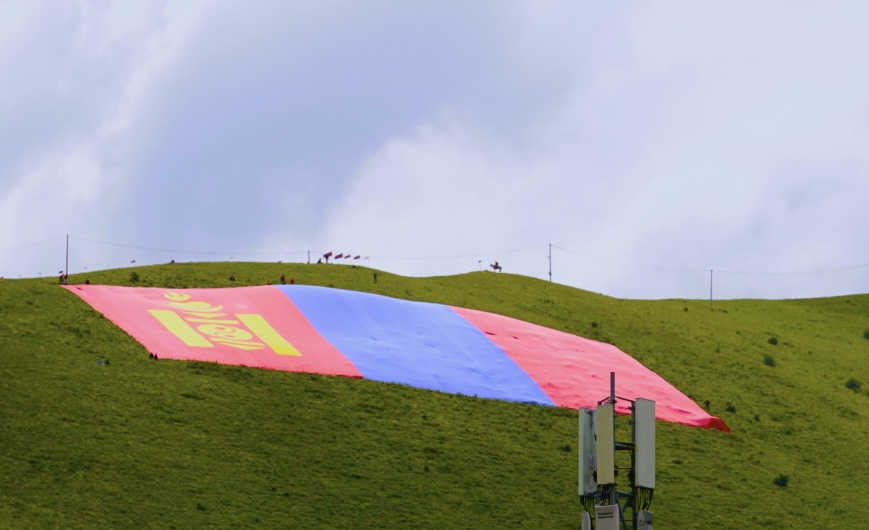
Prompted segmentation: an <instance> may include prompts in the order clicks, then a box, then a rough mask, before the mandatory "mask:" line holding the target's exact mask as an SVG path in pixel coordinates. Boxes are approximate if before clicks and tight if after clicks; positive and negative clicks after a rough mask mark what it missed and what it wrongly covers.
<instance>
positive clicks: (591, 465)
mask: <svg viewBox="0 0 869 530" xmlns="http://www.w3.org/2000/svg"><path fill="white" fill-rule="evenodd" d="M595 453H596V450H595V443H594V411H593V410H591V409H579V494H580V495H594V493H595V492H596V491H597V483H596V482H595V481H594V470H595V468H596V467H597V466H596V465H595V462H596V461H597V456H596V454H595Z"/></svg>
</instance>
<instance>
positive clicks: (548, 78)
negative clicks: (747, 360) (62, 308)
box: [0, 0, 869, 299]
mask: <svg viewBox="0 0 869 530" xmlns="http://www.w3.org/2000/svg"><path fill="white" fill-rule="evenodd" d="M867 20H869V4H867V3H865V2H858V1H855V2H836V1H834V2H824V3H822V2H802V1H793V0H791V1H781V2H776V1H767V2H748V1H745V2H740V1H736V2H715V3H712V2H694V1H687V0H686V1H667V2H639V1H638V2H598V1H584V2H583V1H573V0H564V1H540V0H534V1H527V2H511V1H507V0H491V1H484V0H479V1H470V2H469V1H467V0H462V1H445V0H439V1H437V2H431V1H424V2H423V1H420V2H414V1H405V0H401V1H399V0H394V1H382V2H381V1H363V2H356V1H353V2H351V1H342V2H332V1H328V0H310V1H309V0H294V1H246V2H235V1H228V0H227V1H196V0H183V1H177V2H161V1H157V0H146V1H142V2H136V1H133V0H122V1H118V2H110V1H108V0H106V1H93V2H72V1H54V0H50V1H44V2H40V1H35V0H0V75H2V78H3V82H2V83H0V184H2V187H0V190H2V191H0V276H5V277H6V278H17V277H34V276H39V275H44V276H56V275H57V272H58V271H59V270H61V269H63V268H64V259H65V244H66V235H67V234H68V235H69V241H70V253H69V270H70V272H72V273H76V272H82V271H88V270H97V269H105V268H110V267H120V266H129V265H130V261H131V260H134V259H135V260H136V263H137V264H140V265H141V264H152V263H165V262H168V261H169V260H170V259H174V260H176V261H203V260H207V261H216V260H220V261H225V260H237V261H279V260H282V261H284V262H288V261H302V262H305V261H307V259H308V252H309V251H310V255H311V260H312V261H316V259H317V258H318V257H319V256H321V255H322V254H323V253H324V252H327V251H332V252H334V253H335V254H338V253H351V254H352V255H354V256H355V255H361V256H368V257H370V259H369V260H362V259H360V260H358V261H354V260H349V261H348V260H339V261H338V263H340V264H344V265H347V264H352V263H356V264H361V265H366V266H370V267H374V268H378V269H382V270H387V271H390V272H395V273H399V274H403V275H409V276H431V275H445V274H456V273H464V272H470V271H478V270H480V269H481V268H483V269H485V268H487V266H488V265H489V264H490V263H493V262H495V261H498V262H499V263H500V264H501V265H502V267H503V271H504V272H509V273H516V274H522V275H527V276H533V277H536V278H542V279H546V280H548V279H549V271H550V255H551V272H552V280H553V281H555V282H558V283H563V284H567V285H572V286H575V287H579V288H582V289H587V290H591V291H595V292H600V293H604V294H608V295H611V296H617V297H623V298H699V299H703V298H708V297H709V295H710V279H711V280H712V282H711V287H712V288H713V296H714V297H715V298H746V297H751V298H792V297H812V296H829V295H839V294H855V293H867V292H869V245H867V241H869V238H867V237H866V229H867V227H869V51H867V50H869V31H866V21H867ZM550 245H551V246H550ZM710 271H714V272H712V273H710Z"/></svg>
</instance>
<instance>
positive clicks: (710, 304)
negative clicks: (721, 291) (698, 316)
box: [709, 269, 712, 311]
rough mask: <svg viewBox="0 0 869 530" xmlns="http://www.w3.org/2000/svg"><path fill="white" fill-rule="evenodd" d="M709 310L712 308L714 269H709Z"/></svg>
mask: <svg viewBox="0 0 869 530" xmlns="http://www.w3.org/2000/svg"><path fill="white" fill-rule="evenodd" d="M709 310H710V311H711V310H712V269H709Z"/></svg>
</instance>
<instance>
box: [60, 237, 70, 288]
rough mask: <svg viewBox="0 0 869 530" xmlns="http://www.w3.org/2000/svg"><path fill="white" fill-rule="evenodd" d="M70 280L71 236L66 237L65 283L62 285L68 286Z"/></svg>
mask: <svg viewBox="0 0 869 530" xmlns="http://www.w3.org/2000/svg"><path fill="white" fill-rule="evenodd" d="M68 278H69V234H67V235H66V262H64V265H63V281H62V282H61V283H63V284H66V282H67V281H69V280H68Z"/></svg>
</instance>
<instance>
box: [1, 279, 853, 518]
mask: <svg viewBox="0 0 869 530" xmlns="http://www.w3.org/2000/svg"><path fill="white" fill-rule="evenodd" d="M375 272H377V271H372V270H370V269H365V268H359V267H350V266H341V265H320V266H317V265H301V264H244V263H209V264H171V265H163V266H154V267H143V268H135V269H123V270H113V271H103V272H95V273H91V274H89V279H90V281H91V282H93V283H106V284H115V285H140V286H149V285H150V286H161V287H176V288H180V287H226V286H233V285H252V284H263V283H266V282H269V281H272V282H275V281H277V279H278V277H279V276H280V275H281V274H284V275H286V277H287V278H290V277H292V278H294V279H295V281H296V282H299V283H309V284H316V285H325V286H332V287H339V288H345V289H355V290H361V291H369V292H375V293H379V294H385V295H389V296H394V297H399V298H406V299H414V300H426V301H434V302H441V303H447V304H452V305H456V306H462V307H470V308H474V309H481V310H485V311H491V312H495V313H501V314H505V315H508V316H512V317H516V318H520V319H523V320H527V321H530V322H535V323H538V324H541V325H545V326H548V327H552V328H556V329H561V330H564V331H568V332H570V333H575V334H578V335H582V336H586V337H589V338H594V339H598V340H602V341H606V342H611V343H613V344H615V345H616V346H618V347H619V348H620V349H622V350H623V351H626V352H628V353H629V354H631V355H633V356H635V357H636V358H637V359H639V360H640V361H641V362H643V363H644V364H645V365H646V366H648V367H649V368H651V369H652V370H654V371H656V372H657V373H659V374H660V375H662V376H663V377H664V378H666V379H667V380H668V381H670V382H671V383H673V384H674V385H675V386H676V387H678V388H679V389H680V390H682V391H683V392H685V393H686V394H688V395H689V396H691V397H692V398H694V399H695V400H696V401H697V402H698V403H703V402H705V401H706V400H709V401H710V408H711V411H712V413H713V414H715V415H718V416H721V417H722V418H723V419H724V420H725V421H726V422H727V424H728V425H729V426H730V427H731V429H732V430H733V432H732V433H730V434H726V433H722V432H719V431H705V430H701V429H696V428H690V427H685V426H680V425H674V424H668V423H664V422H658V426H657V427H658V440H657V443H658V451H657V476H658V483H657V486H658V488H657V489H656V493H655V499H654V502H653V504H652V510H653V511H654V512H655V519H656V521H655V522H656V524H657V525H660V526H661V527H669V528H710V527H716V528H734V529H736V528H761V527H770V526H772V527H786V528H829V527H834V526H845V527H853V526H854V525H858V526H859V524H860V523H859V522H860V521H864V520H866V519H867V517H869V506H867V505H866V503H865V502H864V499H865V498H866V496H867V494H869V485H867V484H869V481H867V479H869V471H867V466H866V464H865V462H867V461H869V442H867V440H869V437H867V435H869V432H867V431H869V418H867V412H866V405H867V404H869V394H867V392H866V387H869V364H867V362H866V360H867V355H869V340H867V338H866V334H867V330H869V319H867V316H869V296H866V295H860V296H848V297H839V298H829V299H814V300H788V301H760V300H737V301H725V302H715V303H713V304H710V302H709V301H708V300H707V301H685V300H665V301H629V300H617V299H613V298H608V297H604V296H601V295H596V294H593V293H588V292H584V291H580V290H577V289H572V288H568V287H565V286H561V285H557V284H551V283H547V282H542V281H539V280H534V279H530V278H524V277H518V276H511V275H506V274H495V273H487V272H483V273H472V274H467V275H461V276H453V277H443V278H403V277H398V276H394V275H390V274H386V273H383V272H377V281H376V283H375V281H374V273H375ZM230 276H234V277H235V281H230V279H229V278H230ZM70 281H71V282H73V283H74V282H83V281H84V276H77V277H71V278H70ZM0 312H2V315H3V319H2V321H0V418H2V419H3V421H2V422H0V446H2V448H3V449H2V452H0V473H2V474H3V476H4V477H5V478H6V480H4V481H2V482H0V526H3V527H4V528H5V527H9V528H32V527H64V528H84V527H89V528H92V527H104V528H117V527H144V528H147V527H154V528H167V527H177V528H193V527H210V528H213V527H250V526H261V527H288V526H297V527H308V528H310V527H339V528H350V527H353V528H371V527H389V528H395V527H408V526H411V527H441V528H443V527H446V528H472V527H482V526H486V527H493V528H494V527H497V528H511V527H513V528H526V527H530V526H536V527H540V528H576V527H578V521H579V513H580V511H581V509H582V508H581V506H580V504H579V502H578V498H577V495H576V429H577V422H576V413H575V411H570V410H562V409H557V408H549V407H540V406H533V405H522V404H515V403H506V402H499V401H492V400H482V399H474V398H470V397H462V396H451V395H446V394H440V393H437V392H429V391H424V390H419V389H414V388H409V387H402V386H398V385H387V384H381V383H375V382H371V381H358V380H349V379H342V378H333V377H322V376H312V375H306V374H292V373H281V372H270V371H265V370H253V369H245V368H238V367H228V366H218V365H211V364H204V363H187V362H174V361H151V360H149V358H148V355H147V352H146V351H145V350H144V349H143V348H142V347H141V346H139V345H138V343H136V342H135V341H133V340H132V339H130V338H129V337H128V336H127V335H126V334H124V333H123V332H122V331H120V330H119V329H118V328H117V327H115V326H114V325H113V324H111V323H110V322H109V321H107V320H106V319H104V318H103V317H102V316H100V315H99V314H97V313H96V312H94V311H93V310H91V309H90V308H89V307H88V306H87V305H86V304H84V303H83V302H82V301H81V300H78V299H77V298H76V297H75V296H73V295H71V294H70V293H67V292H65V291H63V290H62V289H59V288H58V287H57V285H55V282H53V281H51V280H48V279H31V280H2V281H0ZM97 358H100V359H106V358H108V359H109V360H110V362H111V364H110V365H109V366H106V365H104V364H103V365H97V364H96V359H97ZM602 397H603V396H602Z"/></svg>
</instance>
